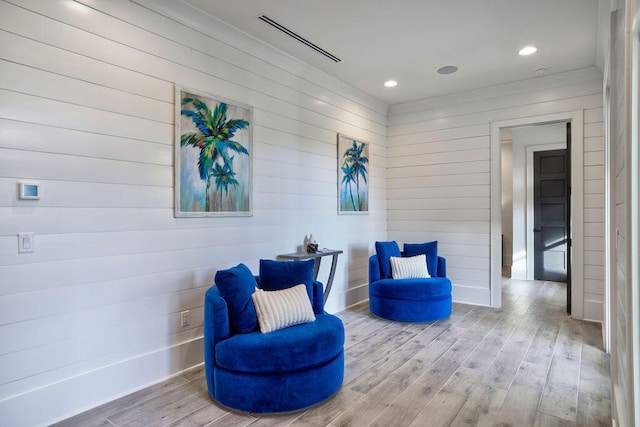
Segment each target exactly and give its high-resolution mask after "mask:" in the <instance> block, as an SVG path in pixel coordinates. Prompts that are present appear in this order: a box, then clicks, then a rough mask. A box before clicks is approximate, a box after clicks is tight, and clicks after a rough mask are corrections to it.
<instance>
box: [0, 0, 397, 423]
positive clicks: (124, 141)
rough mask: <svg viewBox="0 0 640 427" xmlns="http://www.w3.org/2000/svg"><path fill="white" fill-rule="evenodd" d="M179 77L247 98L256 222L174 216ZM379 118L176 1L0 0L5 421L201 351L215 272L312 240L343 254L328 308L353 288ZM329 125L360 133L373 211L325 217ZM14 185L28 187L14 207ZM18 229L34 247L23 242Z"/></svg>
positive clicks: (72, 406)
mask: <svg viewBox="0 0 640 427" xmlns="http://www.w3.org/2000/svg"><path fill="white" fill-rule="evenodd" d="M82 4H84V5H86V7H83V6H82ZM165 15H168V16H173V17H172V18H167V16H165ZM176 83H177V84H181V85H184V86H187V87H190V88H196V89H200V90H203V91H206V92H209V93H212V94H215V95H219V96H222V97H225V98H228V99H232V100H237V101H238V102H241V103H244V104H249V105H252V106H253V107H254V116H253V117H254V123H253V124H252V125H253V137H254V145H253V149H254V152H253V153H252V154H253V158H254V163H253V166H254V181H253V182H254V188H253V192H254V193H253V206H254V210H253V216H252V217H242V218H178V219H177V218H174V215H173V200H174V199H173V139H174V126H173V124H174V84H176ZM386 114H387V106H386V105H384V104H382V103H381V102H379V101H376V100H374V99H372V98H369V97H368V96H366V95H364V94H362V93H359V92H358V91H356V90H355V89H353V88H351V87H348V86H346V85H344V84H343V83H341V82H339V81H337V80H336V79H334V78H331V77H329V76H327V75H325V74H323V73H321V72H319V71H318V70H316V69H314V68H312V67H310V66H307V65H305V64H303V63H301V62H299V61H297V60H295V59H293V58H291V57H289V56H287V55H285V54H283V53H282V52H280V51H277V50H275V49H272V48H270V47H268V46H266V45H264V44H263V43H261V42H259V41H257V40H255V39H253V38H251V37H249V36H247V35H246V34H244V33H241V32H239V31H237V30H234V29H233V28H231V27H229V26H228V25H226V24H224V23H222V22H220V21H218V20H216V19H214V18H212V17H209V16H206V15H203V14H201V13H198V11H196V10H193V9H191V8H188V7H186V6H184V5H183V4H181V3H179V2H175V1H169V0H162V1H155V0H154V1H151V0H149V1H146V0H141V1H137V2H130V1H126V0H86V1H85V0H82V1H80V2H71V1H69V0H47V1H41V0H7V1H0V216H1V220H0V367H1V369H0V419H1V420H2V424H5V425H13V426H18V425H39V424H46V423H49V422H51V421H54V420H56V419H62V418H66V417H68V416H70V415H72V414H74V413H77V412H79V411H81V410H84V409H88V408H90V407H92V406H95V405H97V404H98V403H101V402H103V401H106V400H110V399H112V398H115V397H118V396H121V395H124V394H127V393H130V392H132V391H134V390H135V389H138V388H141V387H143V386H147V385H149V384H152V383H155V382H158V381H160V380H162V379H163V378H165V377H167V376H170V375H172V374H174V373H176V372H179V371H181V370H183V369H185V368H188V367H191V366H194V365H195V364H197V363H200V362H201V361H202V341H201V337H202V319H203V311H202V305H203V295H204V292H205V291H206V289H207V288H208V287H209V286H210V285H211V283H212V281H213V277H214V274H215V272H216V271H217V270H218V269H221V268H226V267H229V266H232V265H235V264H237V263H239V262H244V263H246V264H247V265H248V266H249V267H250V268H251V269H252V270H253V271H254V272H256V273H257V267H258V261H259V259H260V258H274V257H276V255H277V254H281V253H288V252H293V251H295V250H296V249H297V247H298V246H300V245H302V242H303V239H304V237H305V235H307V234H310V233H313V235H314V236H315V237H316V239H317V240H318V243H319V244H320V246H321V247H331V248H337V249H343V250H344V254H343V255H342V256H341V258H340V261H339V264H338V270H337V274H336V280H335V283H334V288H333V291H332V295H331V298H330V300H329V302H328V306H327V308H328V310H329V311H337V310H340V309H342V308H344V307H345V306H346V305H349V304H352V303H355V302H358V301H362V300H364V299H366V298H367V287H366V283H367V257H368V255H369V254H370V253H372V252H373V243H374V242H375V241H376V240H383V239H385V238H386V215H387V214H386V199H387V193H386V120H387V118H386ZM338 132H341V133H346V134H348V135H351V136H353V137H356V138H359V139H362V140H365V141H368V142H369V143H370V144H371V146H370V157H371V164H370V205H369V206H370V212H369V214H368V215H340V216H339V215H337V200H336V197H337V172H336V170H337V159H336V156H337V149H336V135H337V133H338ZM22 179H29V180H36V181H39V182H40V189H41V199H40V200H38V201H18V200H16V187H17V182H18V181H19V180H22ZM29 231H30V232H34V233H35V248H36V250H35V252H34V253H30V254H18V251H17V238H16V235H17V233H18V232H29ZM324 269H325V270H326V267H325V268H324ZM322 274H324V272H323V271H321V275H322ZM182 310H190V311H191V325H192V326H191V327H187V328H181V327H180V320H179V319H180V312H181V311H182Z"/></svg>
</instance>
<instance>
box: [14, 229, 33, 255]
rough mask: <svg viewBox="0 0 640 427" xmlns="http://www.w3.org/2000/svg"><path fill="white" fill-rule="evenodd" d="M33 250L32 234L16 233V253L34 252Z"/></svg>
mask: <svg viewBox="0 0 640 427" xmlns="http://www.w3.org/2000/svg"><path fill="white" fill-rule="evenodd" d="M35 250H36V248H35V240H34V238H33V233H18V253H21V254H22V253H27V252H34V251H35Z"/></svg>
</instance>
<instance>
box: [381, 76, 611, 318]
mask: <svg viewBox="0 0 640 427" xmlns="http://www.w3.org/2000/svg"><path fill="white" fill-rule="evenodd" d="M452 77H453V78H455V76H452ZM434 78H437V77H436V76H434ZM440 78H442V76H440ZM576 110H583V114H584V125H583V132H584V141H582V143H583V150H584V194H582V195H581V196H582V197H583V199H584V216H585V224H584V230H583V231H584V236H585V243H584V259H585V265H584V272H585V284H584V285H585V291H584V295H583V296H582V298H583V303H584V314H583V317H584V318H585V319H591V320H596V321H601V320H602V312H603V309H602V304H603V295H604V272H603V265H604V242H603V235H604V222H603V221H604V157H603V138H602V135H603V134H602V75H601V74H600V72H599V71H597V70H596V69H595V68H588V69H582V70H577V71H573V72H567V73H562V74H556V75H549V76H544V77H541V78H535V79H531V80H527V81H521V82H516V83H512V84H506V85H501V86H497V87H492V88H487V89H481V90H475V91H469V92H464V93H460V94H455V95H450V96H443V97H439V98H432V99H428V100H421V101H416V102H411V103H406V104H401V105H394V106H392V107H391V108H390V110H389V119H388V120H389V125H388V161H387V164H388V171H387V175H388V184H387V185H388V188H389V202H388V210H389V213H388V221H389V222H388V228H389V234H388V237H389V239H395V240H397V241H399V242H415V241H427V240H434V239H435V240H438V242H439V250H440V253H441V254H442V255H443V256H445V257H446V258H447V273H448V276H449V277H450V278H451V280H452V282H453V284H454V299H455V300H457V301H462V302H470V303H476V304H489V303H490V288H489V283H490V225H491V224H490V202H491V197H490V172H491V170H490V165H491V123H492V122H495V121H507V120H512V119H519V118H527V117H535V116H542V115H548V114H557V113H563V112H569V111H576Z"/></svg>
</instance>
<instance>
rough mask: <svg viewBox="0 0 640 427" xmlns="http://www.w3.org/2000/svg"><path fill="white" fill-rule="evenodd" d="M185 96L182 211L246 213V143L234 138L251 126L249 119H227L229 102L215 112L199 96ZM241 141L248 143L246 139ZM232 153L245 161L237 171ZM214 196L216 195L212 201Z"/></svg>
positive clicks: (235, 109) (245, 136)
mask: <svg viewBox="0 0 640 427" xmlns="http://www.w3.org/2000/svg"><path fill="white" fill-rule="evenodd" d="M181 94H182V97H181V98H182V99H181V111H180V114H181V116H182V117H183V118H185V119H187V120H186V121H185V120H182V123H183V125H184V126H183V129H186V130H187V131H185V132H183V133H182V134H181V135H180V150H181V151H180V153H181V159H180V160H181V165H180V167H181V171H180V187H181V188H180V196H181V198H180V209H181V210H182V211H187V212H237V211H243V210H244V211H248V209H249V201H248V197H249V196H248V193H249V189H248V186H249V170H248V169H249V167H248V157H249V150H248V149H247V146H248V143H247V142H245V144H244V145H243V144H242V143H241V142H238V141H236V140H235V138H234V137H236V133H238V134H240V132H239V131H241V130H244V129H247V128H248V127H249V121H248V120H245V119H244V118H233V119H227V116H228V113H229V106H228V105H227V103H225V102H217V103H215V101H214V103H215V107H214V108H213V111H212V110H211V108H209V106H208V105H207V103H206V102H205V101H203V100H202V99H201V98H200V97H198V96H196V95H191V94H187V93H182V92H181ZM234 111H235V112H238V111H242V108H241V107H237V108H236V107H234ZM247 118H248V117H247ZM243 138H244V139H245V140H246V139H248V135H246V134H245V135H243ZM232 152H233V153H236V154H237V155H240V156H241V157H242V158H243V159H242V161H241V166H240V167H239V168H237V169H234V157H235V156H233V155H231V153H232ZM198 180H199V182H200V183H201V184H198ZM212 184H213V185H212ZM214 195H215V196H217V197H212V196H214Z"/></svg>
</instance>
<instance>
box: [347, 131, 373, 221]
mask: <svg viewBox="0 0 640 427" xmlns="http://www.w3.org/2000/svg"><path fill="white" fill-rule="evenodd" d="M340 139H341V142H342V144H340V146H341V147H342V148H341V153H342V157H341V160H342V165H341V166H340V170H341V175H342V179H341V180H340V211H343V212H367V211H368V210H369V192H368V186H369V183H368V180H367V176H368V171H367V164H368V163H369V158H368V151H369V147H368V144H367V143H365V142H358V141H356V140H355V139H352V138H345V137H340ZM345 139H347V140H346V141H345Z"/></svg>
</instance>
